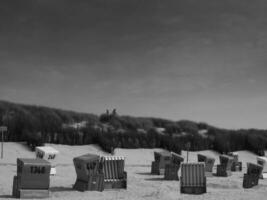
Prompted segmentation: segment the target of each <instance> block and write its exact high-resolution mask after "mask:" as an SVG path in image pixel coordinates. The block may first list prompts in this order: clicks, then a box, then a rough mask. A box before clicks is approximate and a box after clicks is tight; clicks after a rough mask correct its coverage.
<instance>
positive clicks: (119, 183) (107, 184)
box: [104, 172, 127, 189]
mask: <svg viewBox="0 0 267 200" xmlns="http://www.w3.org/2000/svg"><path fill="white" fill-rule="evenodd" d="M104 189H127V172H124V173H123V178H122V179H105V180H104Z"/></svg>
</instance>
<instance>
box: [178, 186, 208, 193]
mask: <svg viewBox="0 0 267 200" xmlns="http://www.w3.org/2000/svg"><path fill="white" fill-rule="evenodd" d="M180 192H181V193H182V194H204V193H206V192H207V187H206V186H201V187H196V186H194V187H192V186H182V187H181V188H180Z"/></svg>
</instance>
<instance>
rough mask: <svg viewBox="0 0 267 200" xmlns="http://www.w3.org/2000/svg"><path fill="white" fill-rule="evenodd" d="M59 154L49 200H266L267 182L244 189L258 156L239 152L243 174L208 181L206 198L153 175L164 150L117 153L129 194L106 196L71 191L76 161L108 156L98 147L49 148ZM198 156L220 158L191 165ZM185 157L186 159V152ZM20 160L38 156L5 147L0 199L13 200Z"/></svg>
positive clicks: (19, 146)
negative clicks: (154, 164)
mask: <svg viewBox="0 0 267 200" xmlns="http://www.w3.org/2000/svg"><path fill="white" fill-rule="evenodd" d="M46 145H47V146H52V147H54V148H56V149H57V150H59V152H60V154H59V155H58V157H57V160H56V165H57V175H56V176H51V180H50V182H51V186H50V190H51V195H50V199H62V200H68V199H75V200H77V199H78V200H79V199H81V200H83V199H94V200H111V199H113V200H114V199H116V200H117V199H127V200H141V199H147V200H154V199H162V200H174V199H175V200H177V199H179V200H182V199H187V200H191V199H193V200H201V199H205V200H213V199H218V200H241V199H242V200H244V199H245V200H246V199H247V200H251V199H259V200H260V199H265V198H266V195H267V180H260V182H259V185H258V186H256V187H254V188H252V189H246V190H245V189H243V188H242V181H243V173H244V172H245V170H246V168H245V167H246V165H245V163H246V162H256V155H255V154H253V153H251V152H248V151H239V152H238V153H239V159H240V160H241V161H242V162H243V166H245V167H244V168H243V171H242V172H235V173H233V175H232V176H230V177H227V178H221V177H208V178H207V193H206V194H203V195H185V194H180V191H179V181H164V180H163V176H157V175H150V170H151V169H150V165H151V162H152V160H153V159H154V158H153V152H154V151H160V150H161V149H115V155H120V156H125V157H126V167H125V170H126V171H127V172H128V188H127V190H105V191H104V192H90V191H88V192H78V191H74V190H72V185H73V184H74V182H75V179H76V173H75V169H74V166H73V162H72V159H73V157H76V156H79V155H82V154H86V153H96V154H100V155H108V154H107V153H105V152H103V151H102V150H101V149H100V148H99V147H98V146H97V145H84V146H68V145H56V144H46ZM197 153H203V154H206V155H209V156H212V157H214V158H215V159H216V164H217V163H218V162H219V154H218V153H217V152H214V151H209V150H207V151H200V152H189V161H190V162H195V161H197ZM182 155H183V156H185V157H186V152H185V151H183V152H182ZM17 157H24V158H34V157H35V153H34V152H31V151H30V150H29V149H28V148H27V147H26V146H25V145H24V144H23V143H11V142H10V143H5V144H4V158H3V159H0V177H1V179H0V198H2V199H11V198H12V196H11V192H12V181H13V176H14V175H15V174H16V159H17Z"/></svg>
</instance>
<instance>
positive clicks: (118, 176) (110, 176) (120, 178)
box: [101, 156, 127, 189]
mask: <svg viewBox="0 0 267 200" xmlns="http://www.w3.org/2000/svg"><path fill="white" fill-rule="evenodd" d="M101 163H102V166H103V173H104V188H105V189H119V188H124V189H126V188H127V172H125V171H124V165H125V158H124V157H122V156H103V157H102V158H101Z"/></svg>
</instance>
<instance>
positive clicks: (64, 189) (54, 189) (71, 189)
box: [50, 187, 74, 192]
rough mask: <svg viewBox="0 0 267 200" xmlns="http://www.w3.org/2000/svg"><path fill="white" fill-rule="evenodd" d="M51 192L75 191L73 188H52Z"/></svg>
mask: <svg viewBox="0 0 267 200" xmlns="http://www.w3.org/2000/svg"><path fill="white" fill-rule="evenodd" d="M50 191H51V192H65V191H72V192H73V191H74V190H73V188H72V187H51V188H50Z"/></svg>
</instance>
